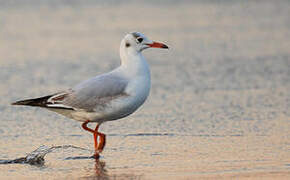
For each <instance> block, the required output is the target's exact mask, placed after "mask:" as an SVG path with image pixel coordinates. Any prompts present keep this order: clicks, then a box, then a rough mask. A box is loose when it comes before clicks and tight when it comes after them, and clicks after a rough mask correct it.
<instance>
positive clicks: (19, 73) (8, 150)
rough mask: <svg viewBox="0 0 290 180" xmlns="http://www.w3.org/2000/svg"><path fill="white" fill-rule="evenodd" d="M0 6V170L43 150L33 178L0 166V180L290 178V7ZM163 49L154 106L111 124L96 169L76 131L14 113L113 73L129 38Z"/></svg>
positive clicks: (48, 115)
mask: <svg viewBox="0 0 290 180" xmlns="http://www.w3.org/2000/svg"><path fill="white" fill-rule="evenodd" d="M14 2H15V4H14V3H7V2H6V1H0V5H1V7H0V9H1V11H0V17H1V22H0V26H1V28H0V41H1V43H0V55H1V58H0V80H1V84H0V96H1V99H0V113H1V119H0V159H1V160H5V159H6V160H7V159H16V158H19V157H25V156H26V155H27V154H29V153H30V152H32V151H34V150H35V149H37V148H39V147H41V146H42V145H45V146H46V147H48V148H50V147H53V146H71V145H72V146H77V147H81V148H84V149H85V150H81V149H78V148H59V149H57V150H55V151H52V152H49V153H48V154H47V155H46V156H45V157H44V159H45V162H44V164H43V165H40V166H33V165H29V164H8V165H7V164H6V165H0V171H1V173H0V178H1V179H4V178H11V179H14V178H39V177H42V178H44V179H47V178H51V179H52V178H53V179H55V178H57V179H59V178H60V179H65V178H84V179H90V178H92V179H93V178H98V177H99V178H103V179H110V178H111V179H165V178H166V179H192V178H202V177H204V178H217V177H225V178H232V177H240V178H243V177H244V178H245V177H275V178H276V177H280V178H281V177H285V178H287V176H288V177H289V167H290V166H289V164H290V151H289V150H290V133H289V132H290V111H289V107H290V93H289V89H290V51H289V47H290V23H289V12H290V8H289V7H290V3H289V2H288V1H277V2H276V1H275V2H273V1H263V2H262V1H235V2H231V1H226V0H225V1H195V2H188V1H182V2H178V3H177V2H175V1H172V2H171V1H157V2H155V1H141V2H138V3H132V2H131V3H129V4H128V3H127V2H122V3H115V2H113V1H110V2H102V1H97V2H94V1H88V2H86V3H84V2H83V1H73V2H70V3H67V2H65V1H50V3H46V2H42V1H34V0H31V1H27V2H26V3H24V2H22V1H21V3H20V2H18V1H14ZM136 30H137V31H140V32H143V33H145V34H146V35H147V36H148V37H150V38H151V39H153V40H156V41H161V42H164V43H166V44H167V45H168V46H169V47H170V49H169V51H166V50H157V49H149V50H146V52H144V56H145V57H146V58H147V60H148V62H149V64H150V66H151V73H152V90H151V94H150V97H149V99H148V100H147V102H146V103H145V104H144V105H143V107H142V108H141V109H139V110H138V111H137V112H136V113H134V114H133V115H132V116H130V117H127V118H125V119H122V120H120V121H114V122H108V123H105V124H103V125H102V126H101V131H102V132H104V133H106V134H107V135H108V136H107V138H108V140H107V146H106V149H105V151H104V152H103V153H102V156H101V158H100V160H99V161H95V160H94V159H90V158H79V159H78V158H74V157H88V156H90V155H91V153H92V152H93V151H92V150H93V137H92V136H91V134H89V133H88V132H86V131H84V130H82V129H81V126H80V123H79V122H76V121H73V120H70V119H67V118H65V117H62V116H59V115H57V114H54V113H52V112H48V111H46V110H43V109H37V108H28V107H12V106H10V103H11V102H13V101H15V100H19V99H22V98H30V97H38V96H42V95H47V94H50V93H54V92H56V91H59V90H63V89H67V88H69V87H72V86H74V85H75V84H77V83H79V82H80V81H82V80H85V79H87V78H89V77H92V76H95V75H97V74H101V73H104V72H107V71H109V70H111V69H113V68H115V67H117V66H118V65H119V52H118V49H119V43H120V41H121V39H122V37H123V36H124V35H125V34H126V33H128V32H131V31H136Z"/></svg>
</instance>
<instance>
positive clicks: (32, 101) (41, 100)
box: [11, 95, 53, 107]
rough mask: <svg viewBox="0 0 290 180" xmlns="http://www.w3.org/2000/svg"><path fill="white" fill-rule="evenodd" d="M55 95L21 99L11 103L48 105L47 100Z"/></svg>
mask: <svg viewBox="0 0 290 180" xmlns="http://www.w3.org/2000/svg"><path fill="white" fill-rule="evenodd" d="M52 96H53V95H49V96H44V97H40V98H34V99H26V100H21V101H16V102H13V103H11V105H23V106H39V107H47V100H48V99H49V98H51V97H52Z"/></svg>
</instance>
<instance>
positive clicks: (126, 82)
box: [12, 32, 168, 159]
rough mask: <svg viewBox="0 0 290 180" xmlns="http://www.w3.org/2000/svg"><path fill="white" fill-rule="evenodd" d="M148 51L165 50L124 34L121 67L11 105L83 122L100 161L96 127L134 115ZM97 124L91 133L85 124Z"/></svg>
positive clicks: (146, 83) (144, 86) (144, 91)
mask: <svg viewBox="0 0 290 180" xmlns="http://www.w3.org/2000/svg"><path fill="white" fill-rule="evenodd" d="M147 48H165V49H168V46H166V45H165V44H163V43H159V42H154V41H152V40H150V39H148V38H147V37H146V36H145V35H144V34H142V33H140V32H132V33H129V34H127V35H126V36H125V37H124V38H123V39H122V41H121V45H120V58H121V65H120V66H119V67H117V68H116V69H114V70H112V71H110V72H108V73H105V74H101V75H98V76H95V77H93V78H90V79H88V80H86V81H84V82H81V83H80V84H78V85H76V86H75V87H73V88H70V89H68V90H66V91H60V92H57V93H55V94H51V95H48V96H43V97H40V98H33V99H26V100H21V101H16V102H14V103H12V105H25V106H38V107H41V108H45V109H48V110H50V111H53V112H56V113H58V114H61V115H64V116H66V117H68V118H71V119H74V120H77V121H80V122H82V128H83V129H85V130H86V131H89V132H91V133H92V134H93V136H94V143H95V153H94V155H93V157H94V158H96V159H97V158H99V154H100V153H101V152H102V151H103V149H104V147H105V144H106V135H105V134H103V133H101V132H99V131H98V129H99V126H100V125H101V124H102V123H103V122H106V121H113V120H118V119H121V118H124V117H126V116H128V115H130V114H132V113H133V112H135V111H136V110H137V109H138V108H139V107H140V106H141V105H142V104H143V103H144V102H145V100H146V99H147V97H148V95H149V92H150V86H151V78H150V68H149V65H148V64H147V61H146V60H145V58H144V56H143V55H142V53H141V52H142V51H143V50H144V49H147ZM91 122H94V123H96V124H97V125H96V128H95V129H91V128H89V127H88V126H87V124H88V123H91Z"/></svg>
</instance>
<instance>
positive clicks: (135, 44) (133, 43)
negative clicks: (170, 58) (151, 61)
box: [121, 32, 168, 53]
mask: <svg viewBox="0 0 290 180" xmlns="http://www.w3.org/2000/svg"><path fill="white" fill-rule="evenodd" d="M121 48H122V49H126V50H127V51H133V52H134V51H135V52H137V53H139V52H142V51H143V50H144V49H147V48H164V49H168V46H166V45H165V44H163V43H160V42H155V41H152V40H150V39H148V38H147V37H146V36H145V35H144V34H142V33H139V32H132V33H129V34H127V35H126V36H125V37H124V39H123V40H122V42H121Z"/></svg>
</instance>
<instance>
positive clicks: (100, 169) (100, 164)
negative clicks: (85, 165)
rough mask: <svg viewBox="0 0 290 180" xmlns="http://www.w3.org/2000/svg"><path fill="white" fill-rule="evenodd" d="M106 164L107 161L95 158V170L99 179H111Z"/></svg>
mask: <svg viewBox="0 0 290 180" xmlns="http://www.w3.org/2000/svg"><path fill="white" fill-rule="evenodd" d="M105 166H106V163H105V162H104V161H100V160H99V159H95V172H96V178H97V179H109V175H108V171H107V170H106V168H105Z"/></svg>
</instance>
